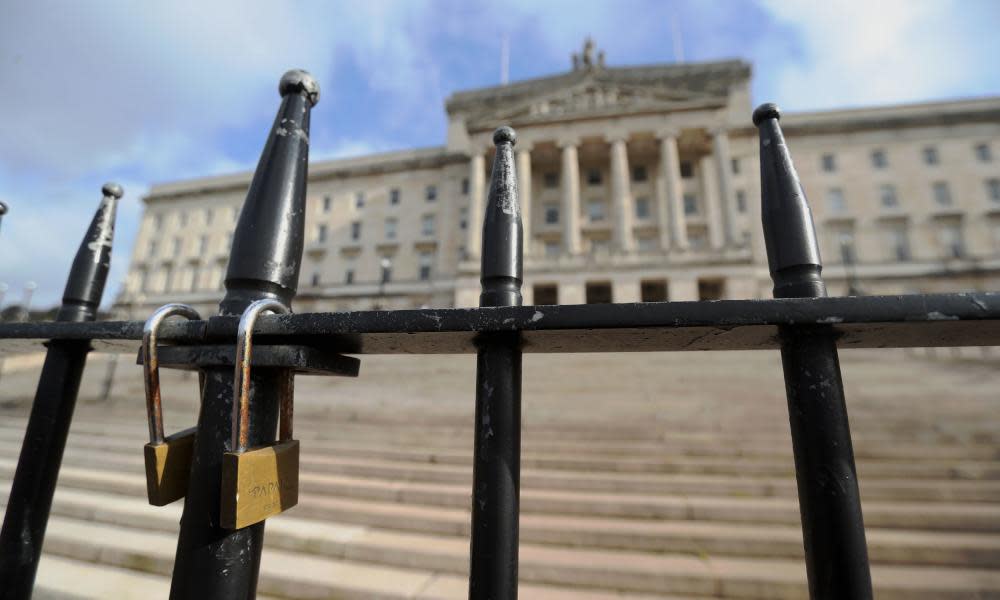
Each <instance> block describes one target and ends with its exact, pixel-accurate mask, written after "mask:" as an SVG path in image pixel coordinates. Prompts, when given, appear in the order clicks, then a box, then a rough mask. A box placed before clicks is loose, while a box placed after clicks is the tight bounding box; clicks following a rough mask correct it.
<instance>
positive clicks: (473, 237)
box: [465, 148, 486, 260]
mask: <svg viewBox="0 0 1000 600" xmlns="http://www.w3.org/2000/svg"><path fill="white" fill-rule="evenodd" d="M483 154H484V153H483V151H482V149H479V148H476V149H475V150H473V153H472V158H471V159H470V160H469V218H468V221H467V222H466V225H465V252H466V256H467V257H468V260H476V259H478V258H479V252H480V250H481V249H482V243H483V204H484V203H485V202H484V198H483V192H484V188H485V186H486V162H485V161H486V159H485V157H484V156H483Z"/></svg>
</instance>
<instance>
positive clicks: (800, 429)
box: [753, 104, 872, 600]
mask: <svg viewBox="0 0 1000 600" xmlns="http://www.w3.org/2000/svg"><path fill="white" fill-rule="evenodd" d="M779 118H780V112H779V110H778V107H777V106H776V105H774V104H763V105H761V106H760V107H758V108H757V110H755V111H754V113H753V122H754V125H756V126H757V127H758V129H759V133H760V172H761V203H762V204H761V214H762V221H763V226H764V241H765V243H766V245H767V262H768V267H769V268H770V271H771V279H772V280H773V281H774V297H775V298H817V297H824V296H826V286H825V284H824V283H823V279H822V276H821V272H822V269H823V265H822V263H821V261H820V256H819V246H818V245H817V243H816V230H815V228H814V226H813V220H812V213H811V212H810V210H809V205H808V203H807V201H806V196H805V193H804V192H803V191H802V186H801V184H800V183H799V178H798V175H797V174H796V172H795V166H794V165H793V164H792V158H791V154H790V153H789V151H788V146H786V145H785V139H784V136H783V135H782V133H781V127H780V125H779V124H778V119H779ZM779 334H780V336H781V362H782V366H783V368H784V373H785V393H786V395H787V397H788V413H789V421H790V424H791V431H792V449H793V451H794V453H795V477H796V480H797V482H798V488H799V511H800V513H801V517H802V535H803V542H804V545H805V555H806V571H807V574H808V577H809V596H810V598H812V599H813V600H820V599H822V600H834V599H841V598H851V599H852V600H865V599H870V598H871V597H872V583H871V574H870V571H869V567H868V548H867V546H866V544H865V527H864V521H863V520H862V516H861V497H860V494H859V492H858V478H857V473H856V469H855V466H854V449H853V447H852V445H851V431H850V426H849V423H848V419H847V405H846V403H845V401H844V384H843V381H842V380H841V376H840V361H839V359H838V357H837V344H836V339H835V337H834V333H833V331H831V329H830V326H828V325H817V326H815V327H808V328H806V327H783V328H780V332H779Z"/></svg>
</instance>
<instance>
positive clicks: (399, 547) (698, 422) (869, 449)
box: [0, 353, 1000, 600]
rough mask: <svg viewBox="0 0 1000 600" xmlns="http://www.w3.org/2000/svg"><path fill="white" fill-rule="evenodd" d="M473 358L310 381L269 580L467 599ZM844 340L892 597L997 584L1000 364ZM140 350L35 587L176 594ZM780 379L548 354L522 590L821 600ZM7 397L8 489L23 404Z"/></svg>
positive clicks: (94, 431)
mask: <svg viewBox="0 0 1000 600" xmlns="http://www.w3.org/2000/svg"><path fill="white" fill-rule="evenodd" d="M469 358H470V357H458V358H456V357H436V358H426V357H424V358H420V359H419V360H417V359H404V358H402V357H394V358H385V357H372V358H367V357H366V358H365V359H364V360H363V362H362V376H361V378H359V379H357V380H347V379H334V380H331V379H307V378H300V379H299V382H298V383H297V398H298V402H297V406H296V416H297V421H296V437H297V438H298V439H300V440H301V441H302V452H303V454H302V470H301V492H302V493H301V497H300V503H299V506H297V507H295V508H294V509H292V510H291V511H289V512H288V513H285V514H283V515H280V516H278V517H275V518H272V519H270V520H268V524H267V536H266V539H267V545H266V549H265V552H264V558H263V561H262V567H261V575H260V586H259V589H260V592H261V597H262V598H264V597H270V598H442V599H443V598H466V597H467V594H468V592H467V583H466V579H465V576H466V572H467V570H468V552H469V537H468V536H469V526H470V524H469V503H470V492H469V490H470V484H471V447H472V440H471V427H470V426H469V422H470V421H471V418H472V408H473V407H472V404H471V398H470V396H471V394H470V393H469V392H470V390H472V389H473V387H472V378H473V373H474V371H473V369H474V360H471V361H470V360H468V359H469ZM470 362H471V363H473V364H468V363H470ZM843 362H844V369H845V380H846V381H847V382H848V397H849V403H850V409H851V416H852V427H853V428H854V432H855V445H856V450H857V457H858V467H859V474H860V479H861V484H862V490H861V491H862V497H863V508H864V515H865V523H866V527H867V531H868V541H869V552H870V555H871V559H872V564H873V567H872V575H873V579H874V582H875V587H876V595H877V597H878V598H880V599H897V598H899V599H904V598H905V599H908V600H909V599H918V600H919V599H924V598H926V599H932V598H933V599H950V598H1000V417H998V416H997V415H1000V413H998V411H996V400H995V399H994V397H993V392H992V391H991V390H992V389H993V388H995V382H993V381H992V379H993V378H995V373H994V372H993V371H991V370H990V369H989V368H988V367H985V366H963V367H960V368H959V367H956V366H954V365H936V364H925V363H914V362H911V361H908V360H907V359H906V358H905V357H903V355H902V354H894V353H845V356H844V361H843ZM723 365H726V366H727V369H726V370H725V371H723V373H722V375H720V367H722V366H723ZM728 365H735V366H733V367H732V368H729V367H728ZM598 366H599V367H600V368H599V369H598V368H597V367H598ZM956 368H959V371H958V372H956V371H955V369H956ZM123 371H126V372H125V373H123V375H124V376H125V377H124V378H123V379H122V381H120V382H119V383H118V384H117V390H118V391H117V394H116V401H115V402H114V403H113V404H111V405H101V404H95V403H91V402H87V401H86V398H87V394H89V393H90V390H91V389H92V388H93V387H94V385H95V384H94V382H93V381H91V382H90V383H89V384H88V383H86V382H85V387H84V400H83V402H82V405H81V406H80V407H79V408H78V411H77V416H76V419H75V421H74V423H73V429H72V433H71V436H70V442H69V446H68V448H67V451H66V455H65V458H64V463H63V468H62V471H61V474H60V479H59V487H58V490H57V492H56V497H55V502H54V505H53V513H52V518H51V520H50V523H49V527H48V533H47V536H46V542H45V547H44V556H43V560H42V564H41V568H40V572H39V577H38V590H39V591H38V594H37V596H36V597H41V598H108V597H114V598H131V597H133V596H134V597H140V596H141V597H142V598H150V597H153V598H156V597H161V598H165V597H166V595H167V590H168V588H169V576H170V572H171V569H172V565H173V553H174V547H175V544H176V532H177V528H178V521H179V519H180V513H181V509H182V503H180V502H178V503H175V504H174V505H171V506H167V507H163V508H154V507H151V506H149V505H148V504H147V502H146V499H145V480H144V476H143V473H142V469H143V467H142V452H141V449H142V445H143V444H144V443H145V441H146V440H145V439H144V435H145V431H146V426H145V417H144V413H143V412H142V403H141V382H139V381H138V379H137V378H135V377H134V374H133V373H132V369H123ZM90 372H91V373H96V374H97V375H99V374H101V373H102V372H103V370H102V369H101V368H100V367H99V366H92V368H91V369H90ZM914 374H919V377H913V375H914ZM723 375H724V376H723ZM88 377H95V375H89V376H88ZM907 377H909V378H910V379H907ZM699 380H700V381H701V382H703V383H699ZM914 380H915V381H914ZM956 380H957V381H964V382H966V385H965V386H963V387H961V388H957V387H956V386H955V385H954V384H955V381H956ZM28 381H29V380H27V379H26V380H25V382H24V384H23V385H28ZM7 385H17V383H16V382H15V383H14V384H10V383H7V382H5V389H4V393H6V392H7V391H8V389H7V387H6V386H7ZM88 385H89V386H90V387H88ZM780 385H781V383H780V367H778V366H777V362H776V361H775V360H774V357H773V356H771V355H770V353H767V354H751V353H728V354H712V355H707V354H700V355H679V354H673V355H660V354H657V355H629V356H623V355H616V356H608V355H587V356H573V357H538V356H532V357H527V358H526V360H525V396H524V401H525V429H524V434H523V438H524V442H523V461H522V488H523V489H522V515H521V550H520V581H521V597H523V598H545V599H548V598H552V599H560V598H580V599H582V600H588V599H595V600H596V599H604V598H621V599H632V598H634V599H639V598H668V599H669V598H720V597H721V598H757V599H764V598H768V599H770V598H778V599H784V598H797V599H798V598H806V597H807V591H806V583H805V569H804V565H803V559H802V546H801V530H800V527H799V515H798V504H797V500H796V487H795V480H794V474H793V469H792V459H791V445H790V439H789V435H788V425H787V416H786V414H785V410H786V408H785V406H784V398H783V389H782V388H781V387H780ZM188 388H190V389H193V388H194V383H193V378H186V379H185V378H183V377H181V376H180V375H178V374H175V373H164V390H165V393H164V395H165V404H166V409H167V411H168V414H167V420H166V422H167V426H168V429H179V428H181V427H184V426H187V425H189V424H191V423H192V422H193V420H194V413H195V411H194V408H193V406H192V405H191V403H190V401H187V400H185V399H184V398H183V397H184V395H185V394H186V393H187V394H189V393H190V391H189V389H188ZM946 390H947V395H945V394H946ZM175 399H176V400H175ZM2 414H3V418H2V419H0V492H2V493H0V498H6V495H7V491H8V489H9V487H8V486H9V481H10V479H11V478H12V476H13V473H14V469H15V466H16V460H17V453H18V451H19V449H20V440H21V436H22V434H23V430H24V425H25V415H26V407H25V406H24V405H23V404H22V405H20V406H8V407H6V408H5V409H4V411H3V413H2Z"/></svg>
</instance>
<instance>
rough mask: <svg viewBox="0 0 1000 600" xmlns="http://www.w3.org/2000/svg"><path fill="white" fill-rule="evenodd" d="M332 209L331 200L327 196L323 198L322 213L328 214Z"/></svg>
mask: <svg viewBox="0 0 1000 600" xmlns="http://www.w3.org/2000/svg"><path fill="white" fill-rule="evenodd" d="M331 208H333V198H331V197H330V196H329V195H326V196H323V212H325V213H328V212H330V209H331Z"/></svg>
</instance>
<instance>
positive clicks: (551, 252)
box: [545, 241, 562, 258]
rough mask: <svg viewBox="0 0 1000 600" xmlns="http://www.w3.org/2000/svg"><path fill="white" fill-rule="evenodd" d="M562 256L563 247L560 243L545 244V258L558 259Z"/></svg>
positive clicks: (550, 242)
mask: <svg viewBox="0 0 1000 600" xmlns="http://www.w3.org/2000/svg"><path fill="white" fill-rule="evenodd" d="M560 254H562V247H561V246H560V245H559V242H552V241H549V242H545V258H558V257H559V255H560Z"/></svg>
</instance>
